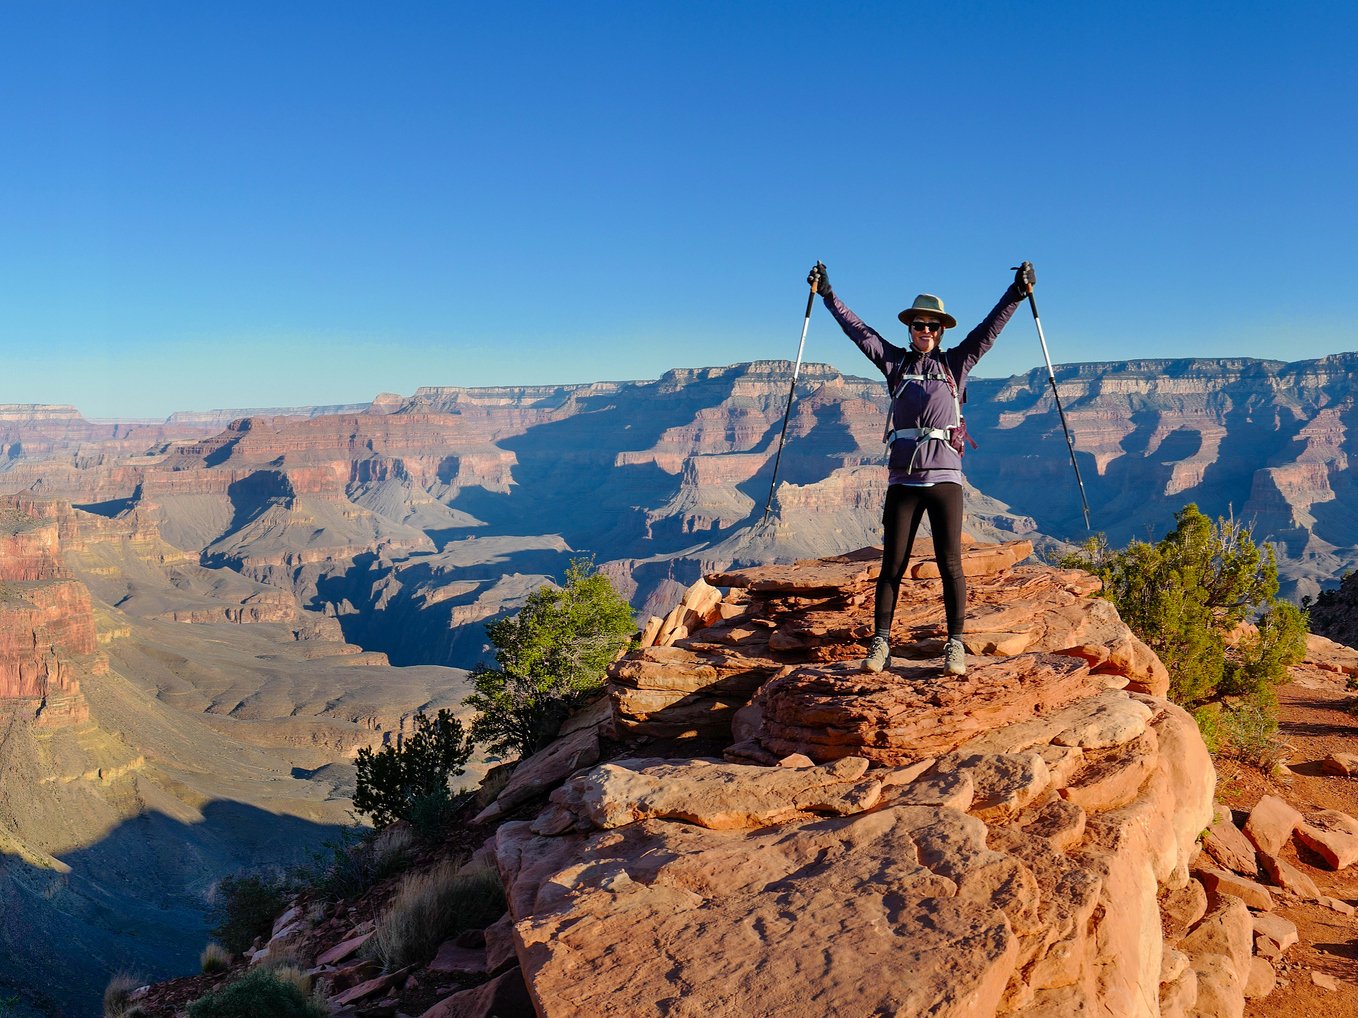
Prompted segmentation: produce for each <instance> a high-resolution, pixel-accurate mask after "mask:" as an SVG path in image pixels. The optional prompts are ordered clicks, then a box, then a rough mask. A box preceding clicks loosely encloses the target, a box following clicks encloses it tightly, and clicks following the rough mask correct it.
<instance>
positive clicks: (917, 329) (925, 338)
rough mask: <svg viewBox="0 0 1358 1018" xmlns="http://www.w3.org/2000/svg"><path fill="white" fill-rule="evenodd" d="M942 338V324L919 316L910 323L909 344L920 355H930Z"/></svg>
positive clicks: (924, 316) (933, 319)
mask: <svg viewBox="0 0 1358 1018" xmlns="http://www.w3.org/2000/svg"><path fill="white" fill-rule="evenodd" d="M942 338H943V323H942V322H940V321H939V320H938V319H937V318H930V317H928V316H927V315H921V316H920V317H918V318H914V319H911V321H910V342H911V344H912V345H913V346H914V347H915V349H916V350H918V351H919V352H920V353H930V352H932V351H933V349H934V348H935V347H936V346H938V342H939V340H940V339H942Z"/></svg>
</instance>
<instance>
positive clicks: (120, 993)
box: [104, 972, 145, 1018]
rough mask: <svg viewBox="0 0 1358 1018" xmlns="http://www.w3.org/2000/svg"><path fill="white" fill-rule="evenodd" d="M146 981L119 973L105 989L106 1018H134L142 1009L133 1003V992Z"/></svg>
mask: <svg viewBox="0 0 1358 1018" xmlns="http://www.w3.org/2000/svg"><path fill="white" fill-rule="evenodd" d="M144 985H145V981H144V980H143V979H140V978H139V977H137V976H134V975H133V974H132V973H130V972H118V973H116V974H115V975H114V976H113V978H112V979H110V980H109V981H108V985H107V986H105V987H104V1018H134V1016H135V1015H138V1014H141V1013H142V1012H141V1008H139V1007H137V1006H136V1005H135V1004H133V1003H132V991H134V990H137V989H139V988H140V987H142V986H144Z"/></svg>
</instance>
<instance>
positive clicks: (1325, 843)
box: [1296, 809, 1358, 870]
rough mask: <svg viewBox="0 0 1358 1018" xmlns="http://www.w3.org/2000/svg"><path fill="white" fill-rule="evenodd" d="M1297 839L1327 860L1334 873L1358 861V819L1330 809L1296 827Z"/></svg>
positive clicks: (1316, 814) (1314, 815)
mask: <svg viewBox="0 0 1358 1018" xmlns="http://www.w3.org/2000/svg"><path fill="white" fill-rule="evenodd" d="M1296 836H1297V840H1298V841H1300V842H1301V843H1302V844H1303V845H1305V846H1306V847H1307V848H1309V849H1311V851H1313V852H1315V853H1317V854H1318V855H1319V856H1320V857H1321V858H1323V859H1324V860H1325V865H1327V866H1329V867H1330V869H1332V870H1342V869H1343V868H1344V867H1346V866H1351V865H1353V864H1354V863H1355V862H1358V820H1354V819H1353V817H1351V816H1349V815H1348V814H1347V813H1341V812H1339V811H1338V810H1333V809H1327V810H1321V811H1320V812H1319V813H1315V814H1312V816H1311V818H1310V820H1309V822H1305V823H1301V824H1299V825H1297V830H1296Z"/></svg>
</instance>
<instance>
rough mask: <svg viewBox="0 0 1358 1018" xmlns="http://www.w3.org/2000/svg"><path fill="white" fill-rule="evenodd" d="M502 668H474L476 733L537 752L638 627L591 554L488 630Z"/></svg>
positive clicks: (508, 749)
mask: <svg viewBox="0 0 1358 1018" xmlns="http://www.w3.org/2000/svg"><path fill="white" fill-rule="evenodd" d="M486 632H487V634H488V635H489V637H490V642H491V643H492V644H494V645H495V648H496V650H495V660H496V662H497V665H498V667H495V668H491V667H488V666H486V665H482V666H479V667H477V668H475V669H473V671H472V676H471V678H472V683H473V684H474V685H475V687H476V692H475V693H473V694H472V695H471V696H469V697H468V698H467V700H466V702H467V703H468V704H469V705H471V706H472V707H475V708H476V711H477V716H476V719H475V720H474V721H473V722H472V738H473V739H475V741H476V742H478V743H488V744H489V745H490V748H491V750H492V751H493V752H496V753H513V754H515V755H517V756H520V757H526V756H532V755H533V754H534V753H536V752H537V751H538V750H539V749H542V748H543V747H544V746H546V745H547V744H548V743H550V742H551V741H552V740H553V739H554V738H556V733H557V732H558V731H559V730H560V728H561V723H562V722H563V721H564V720H565V719H566V717H567V716H568V715H569V714H570V713H571V711H573V710H574V709H575V708H576V707H578V706H581V705H582V704H584V703H587V702H588V701H589V700H591V699H592V698H593V697H594V696H595V695H596V694H597V693H598V691H599V689H600V688H601V687H602V686H603V681H604V670H605V669H606V668H607V667H608V666H609V664H610V663H612V661H613V660H614V658H616V657H617V656H618V653H619V652H620V651H622V650H623V649H624V648H626V647H627V645H628V643H629V642H630V640H631V638H632V637H633V636H634V635H635V633H636V625H635V623H634V622H633V620H632V609H631V607H630V606H629V605H628V604H627V601H626V600H625V599H624V598H623V597H622V595H621V594H619V593H618V592H617V590H615V589H614V587H613V584H612V583H611V582H610V581H609V579H608V577H607V576H604V575H603V574H602V573H598V572H595V571H594V566H593V564H592V563H591V562H590V561H589V560H588V559H576V560H575V561H573V562H572V563H571V565H570V568H569V569H567V570H566V585H565V586H564V587H560V588H558V587H555V586H551V585H547V586H543V587H539V588H538V589H537V590H535V591H533V593H531V594H529V595H528V602H527V603H526V604H525V605H524V606H523V610H522V611H520V612H519V613H518V614H517V615H514V616H511V617H509V618H504V619H501V620H500V621H498V622H495V623H493V624H492V625H490V626H489V627H487V630H486Z"/></svg>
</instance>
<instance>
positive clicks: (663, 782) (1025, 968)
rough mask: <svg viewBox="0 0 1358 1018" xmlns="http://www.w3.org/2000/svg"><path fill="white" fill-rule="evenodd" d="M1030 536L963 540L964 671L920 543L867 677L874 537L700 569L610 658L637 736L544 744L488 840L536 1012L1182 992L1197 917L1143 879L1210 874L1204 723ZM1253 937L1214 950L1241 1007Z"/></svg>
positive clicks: (1085, 582) (967, 1003)
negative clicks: (1167, 691)
mask: <svg viewBox="0 0 1358 1018" xmlns="http://www.w3.org/2000/svg"><path fill="white" fill-rule="evenodd" d="M1029 548H1030V546H1028V545H1027V544H1026V542H1016V543H1015V544H1011V545H1009V546H986V545H974V546H972V547H970V548H969V549H968V550H967V553H966V562H965V564H966V566H967V568H968V575H969V582H970V583H971V585H972V586H973V589H974V590H976V592H977V593H976V598H975V601H974V603H973V611H972V616H973V619H974V623H975V624H974V627H973V631H972V632H970V633H969V635H968V647H969V649H970V650H971V652H972V657H971V660H970V664H969V668H968V671H967V674H966V675H965V676H963V677H945V676H943V675H941V673H940V672H941V669H940V663H939V661H938V655H939V652H940V651H941V640H940V639H939V636H940V634H941V630H942V622H943V620H942V616H941V609H940V607H939V605H938V602H939V600H940V592H939V590H938V589H937V587H936V585H934V584H933V583H932V582H931V578H930V574H931V572H933V573H936V570H932V571H931V570H930V568H929V567H930V566H932V565H933V563H931V562H922V563H920V564H919V566H918V568H917V570H916V575H915V577H914V578H912V580H911V581H909V582H907V584H906V590H905V592H904V594H903V600H902V604H901V612H900V622H899V626H898V628H897V630H895V631H893V642H894V643H895V644H896V645H897V646H898V648H899V651H900V652H899V653H898V655H897V656H896V657H893V658H892V660H891V661H890V662H889V664H888V667H887V668H886V670H885V671H883V672H882V673H880V674H876V675H865V674H863V673H861V672H859V671H858V667H857V666H858V660H859V659H860V658H861V655H862V652H863V647H862V642H863V638H864V636H865V635H866V633H867V632H868V631H870V626H869V625H868V622H867V620H868V619H869V618H870V605H869V604H868V601H867V597H868V591H869V590H870V588H871V581H872V579H873V572H874V566H873V564H872V560H873V556H872V555H870V554H865V555H845V556H839V557H835V558H831V559H822V560H819V561H808V562H800V563H796V564H794V565H791V566H763V567H758V568H751V569H745V570H738V571H732V572H727V573H723V574H714V575H711V576H709V577H708V578H707V579H708V581H710V582H709V583H700V584H695V585H694V586H693V587H692V588H690V590H689V591H688V593H687V595H686V596H685V598H684V600H683V601H682V602H681V603H680V604H678V605H676V606H675V608H674V609H673V610H672V611H671V612H669V613H667V614H666V615H665V616H664V617H663V619H662V618H659V617H657V619H656V620H653V621H654V623H658V624H650V625H648V626H647V628H646V630H645V634H644V636H643V643H645V644H647V646H643V647H642V648H639V649H638V650H636V651H634V652H632V653H631V654H629V655H628V656H626V657H625V658H623V659H622V660H620V661H619V662H617V663H616V664H615V665H614V666H613V668H612V669H611V671H610V684H609V691H610V698H611V703H612V706H613V717H612V723H613V726H614V732H615V735H616V736H617V737H618V738H620V739H622V740H624V742H626V741H627V740H630V739H632V738H636V737H638V736H643V737H645V738H646V739H647V740H648V741H647V742H646V743H645V744H643V745H640V746H638V747H637V749H638V750H639V752H637V753H636V755H635V756H627V755H625V754H624V755H621V756H619V757H618V758H616V759H613V760H611V761H609V762H606V763H603V764H599V765H597V766H590V765H589V763H588V762H586V763H584V764H583V765H582V766H580V767H579V769H577V770H575V771H574V773H573V774H572V773H570V772H569V768H567V769H566V770H565V771H558V778H557V780H558V781H563V783H562V784H560V785H559V787H557V788H556V789H555V790H554V791H552V792H551V793H550V795H549V797H548V800H547V802H546V803H545V805H544V806H543V808H542V809H541V811H540V812H539V813H538V814H537V815H536V817H534V818H532V819H529V820H523V821H512V822H509V823H505V824H504V825H502V826H501V827H500V829H499V831H498V833H497V835H496V838H495V853H496V860H497V863H498V865H499V868H500V872H501V874H502V876H503V877H504V879H505V883H506V887H507V889H508V891H509V904H510V913H511V916H512V918H513V919H514V935H515V938H516V941H517V945H518V957H519V960H520V962H521V964H522V967H523V972H524V976H525V978H526V980H527V982H528V986H529V989H530V991H531V993H532V995H533V998H534V1002H535V1005H536V1007H537V1009H538V1011H539V1013H540V1014H543V1015H547V1016H576V1015H581V1016H583V1015H619V1016H621V1015H628V1014H635V1013H637V1012H638V1011H645V1012H651V1011H654V1012H657V1013H661V1012H672V1013H675V1014H691V1015H720V1016H725V1015H730V1016H736V1015H744V1014H749V1013H750V1007H751V1002H752V1001H758V1009H759V1011H760V1013H767V1014H788V1015H800V1014H855V1015H857V1014H863V1015H866V1014H888V1013H889V1014H896V1015H934V1016H938V1015H954V1016H957V1018H964V1016H965V1018H979V1016H994V1015H1018V1016H1026V1018H1037V1016H1056V1015H1072V1014H1085V1013H1089V1014H1116V1015H1125V1016H1129V1018H1130V1016H1145V1018H1151V1016H1157V1015H1160V1014H1162V1013H1163V1012H1162V1010H1161V1007H1160V1000H1161V999H1162V995H1164V994H1165V993H1166V992H1170V993H1173V994H1180V993H1181V991H1182V994H1187V995H1188V996H1192V995H1193V993H1194V992H1196V983H1194V984H1193V986H1192V987H1186V986H1180V985H1179V980H1180V977H1181V976H1182V974H1183V971H1184V970H1185V969H1186V968H1188V967H1189V966H1190V965H1192V966H1195V967H1200V968H1203V969H1204V971H1207V970H1212V971H1215V969H1212V966H1214V965H1216V964H1217V961H1216V960H1215V959H1216V955H1214V954H1213V951H1215V950H1216V949H1217V945H1216V941H1211V942H1210V943H1209V942H1208V940H1207V935H1206V933H1204V934H1202V936H1201V938H1200V939H1201V940H1202V941H1203V943H1197V942H1196V941H1193V940H1192V939H1191V938H1184V939H1183V940H1182V941H1181V940H1180V939H1179V938H1180V937H1181V935H1182V933H1183V930H1182V929H1174V928H1173V925H1172V923H1170V921H1169V920H1168V919H1167V918H1166V915H1165V914H1163V913H1162V911H1161V904H1160V902H1161V900H1162V898H1167V896H1168V897H1173V895H1174V893H1175V892H1178V891H1185V892H1187V891H1190V890H1196V891H1197V893H1198V894H1199V895H1201V893H1202V892H1201V888H1199V887H1197V885H1196V884H1192V883H1191V882H1190V880H1189V874H1188V864H1189V861H1190V859H1191V858H1192V857H1193V855H1194V853H1195V852H1196V844H1195V842H1196V838H1197V836H1198V834H1199V833H1200V831H1201V830H1202V827H1203V826H1204V825H1205V824H1207V823H1208V822H1210V821H1211V818H1212V796H1213V787H1214V778H1215V776H1214V773H1213V769H1212V765H1211V761H1210V758H1209V757H1208V754H1207V750H1206V747H1205V746H1204V745H1203V742H1202V739H1201V737H1200V736H1199V734H1198V730H1197V727H1196V725H1195V724H1194V722H1193V720H1192V718H1190V717H1189V716H1188V715H1187V714H1186V713H1185V712H1184V711H1183V710H1181V709H1179V708H1178V707H1176V706H1175V705H1173V704H1171V703H1169V702H1168V701H1166V700H1165V699H1163V694H1164V685H1165V681H1166V675H1165V672H1164V668H1163V666H1162V665H1160V663H1159V662H1158V661H1157V660H1155V658H1154V655H1152V654H1150V652H1149V651H1148V650H1147V649H1146V648H1145V647H1144V645H1142V644H1141V643H1140V641H1138V640H1136V638H1135V637H1134V636H1133V635H1132V634H1131V633H1130V632H1129V631H1128V630H1127V628H1126V626H1125V625H1123V623H1122V622H1121V620H1120V619H1119V618H1118V617H1117V613H1116V611H1115V610H1113V609H1112V606H1111V605H1108V604H1107V602H1099V601H1096V600H1094V599H1092V598H1091V597H1090V595H1091V593H1092V591H1093V589H1094V587H1095V586H1096V584H1097V581H1093V580H1092V578H1091V577H1088V576H1087V575H1085V574H1082V573H1077V572H1072V571H1066V570H1055V569H1050V568H1047V567H1042V566H1032V565H1019V564H1017V563H1018V562H1019V561H1020V560H1021V559H1022V558H1023V557H1024V556H1025V555H1026V554H1027V552H1028V550H1029ZM1099 605H1103V609H1100V608H1099V607H1098V606H1099ZM746 702H748V706H744V707H741V706H740V704H742V703H746ZM723 726H725V727H726V729H727V731H726V734H725V737H723V735H722V728H723ZM685 737H687V738H688V739H699V740H702V741H703V743H704V744H705V745H709V746H710V745H714V744H715V745H725V746H726V748H725V750H724V759H723V758H716V757H702V758H697V759H693V758H684V757H681V756H680V755H679V752H680V749H679V748H680V747H682V746H683V745H684V741H685ZM572 738H575V737H574V736H573V737H572ZM655 739H663V740H675V739H678V740H679V741H666V742H664V743H656V742H653V741H649V740H655ZM562 745H566V743H565V740H563V743H562ZM658 745H665V746H668V747H670V756H668V757H662V756H654V755H648V751H650V752H652V753H653V752H656V750H654V749H652V748H651V747H653V746H658ZM543 756H546V754H543ZM534 759H535V760H536V758H534ZM530 766H531V765H530ZM541 790H542V791H545V788H544V789H541ZM516 801H517V800H516ZM492 809H493V807H492ZM502 812H503V811H502ZM1203 898H1204V901H1205V895H1204V896H1203ZM1237 904H1238V903H1237ZM1241 907H1242V909H1243V906H1241ZM1199 918H1202V912H1198V913H1197V915H1196V916H1194V917H1192V920H1191V921H1196V920H1197V919H1199ZM1209 921H1213V920H1212V917H1210V916H1209V917H1208V919H1207V920H1204V922H1209ZM1181 925H1182V924H1181ZM1199 928H1200V929H1201V928H1202V927H1199ZM1249 956H1250V945H1249V944H1248V943H1245V944H1244V947H1243V951H1242V952H1241V955H1240V958H1239V959H1235V958H1232V959H1230V960H1229V965H1230V968H1229V970H1228V969H1222V972H1221V975H1222V979H1221V985H1220V987H1219V988H1218V989H1219V991H1220V992H1219V994H1218V996H1219V997H1220V998H1221V999H1222V1000H1225V1001H1227V1002H1228V1003H1230V1004H1232V1006H1236V1007H1237V1008H1238V1007H1243V1003H1244V995H1243V989H1242V987H1243V985H1244V975H1243V972H1244V971H1245V967H1247V966H1248V965H1249V963H1250V957H1249ZM1176 959H1177V960H1178V962H1181V963H1174V962H1175V960H1176ZM1167 988H1168V990H1167ZM1195 999H1196V998H1195ZM1202 999H1203V1000H1204V1002H1205V1001H1206V999H1207V995H1206V994H1204V997H1203V998H1202ZM1193 1002H1194V1001H1190V1002H1189V1006H1190V1007H1191V1006H1192V1004H1193ZM1237 1013H1238V1011H1237Z"/></svg>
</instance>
